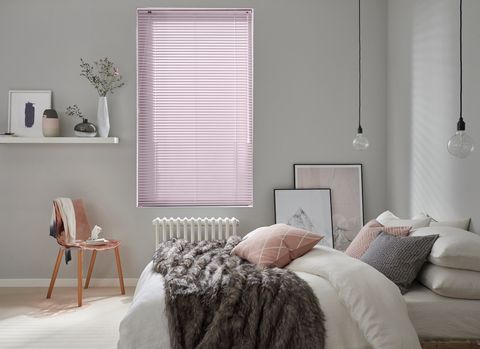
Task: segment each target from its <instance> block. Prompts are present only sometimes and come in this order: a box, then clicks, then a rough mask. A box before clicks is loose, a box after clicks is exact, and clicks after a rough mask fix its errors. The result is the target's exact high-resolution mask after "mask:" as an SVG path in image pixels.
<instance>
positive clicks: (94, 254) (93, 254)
mask: <svg viewBox="0 0 480 349" xmlns="http://www.w3.org/2000/svg"><path fill="white" fill-rule="evenodd" d="M95 258H97V250H93V251H92V257H91V258H90V265H89V266H88V273H87V280H85V288H88V286H89V285H90V278H91V277H92V272H93V266H94V265H95Z"/></svg>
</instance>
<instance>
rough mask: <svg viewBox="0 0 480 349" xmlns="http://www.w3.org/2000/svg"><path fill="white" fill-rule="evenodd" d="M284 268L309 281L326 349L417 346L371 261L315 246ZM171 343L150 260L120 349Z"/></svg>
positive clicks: (395, 296) (391, 288)
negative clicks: (322, 316)
mask: <svg viewBox="0 0 480 349" xmlns="http://www.w3.org/2000/svg"><path fill="white" fill-rule="evenodd" d="M287 268H288V269H290V270H292V271H294V272H295V273H296V274H297V275H298V276H300V277H301V278H302V279H304V280H305V281H307V283H308V284H309V285H310V286H311V288H312V289H313V291H314V293H315V295H316V296H317V298H318V299H319V301H320V305H321V308H322V310H323V312H324V314H325V317H326V323H325V326H326V329H327V334H328V335H327V337H326V348H327V349H343V348H345V349H368V348H382V349H388V348H405V349H415V348H420V344H419V341H418V338H417V336H416V332H415V329H414V328H413V325H412V323H411V322H410V320H409V318H408V313H407V307H406V304H405V302H404V299H403V297H402V296H401V294H400V292H399V290H398V288H397V287H396V286H395V285H394V284H393V283H391V282H390V281H389V280H388V279H386V278H385V277H384V276H383V275H382V274H380V273H379V272H377V271H376V270H375V269H373V268H372V267H370V266H369V265H366V264H365V263H363V262H360V261H358V260H355V259H353V258H350V257H348V256H346V255H345V254H344V253H342V252H339V251H336V250H332V249H330V248H326V247H321V246H317V247H315V248H314V249H313V250H312V251H310V252H308V253H307V254H305V255H304V256H302V257H300V258H297V259H296V260H294V261H293V262H292V263H290V265H289V266H288V267H287ZM379 289H381V290H382V292H378V290H379ZM169 347H170V339H169V332H168V323H167V318H166V315H165V300H164V285H163V278H162V275H161V274H158V273H156V272H154V271H153V269H152V263H150V264H149V265H147V267H146V268H145V270H144V271H143V273H142V275H141V277H140V279H139V281H138V285H137V288H136V290H135V294H134V297H133V300H132V304H131V307H130V309H129V311H128V313H127V315H126V316H125V318H124V319H123V320H122V322H121V324H120V337H119V348H120V349H124V348H169Z"/></svg>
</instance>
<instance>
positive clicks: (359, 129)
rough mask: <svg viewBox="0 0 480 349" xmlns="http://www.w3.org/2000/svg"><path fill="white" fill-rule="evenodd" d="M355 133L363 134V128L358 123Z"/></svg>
mask: <svg viewBox="0 0 480 349" xmlns="http://www.w3.org/2000/svg"><path fill="white" fill-rule="evenodd" d="M357 133H359V134H363V128H362V126H360V125H358V129H357Z"/></svg>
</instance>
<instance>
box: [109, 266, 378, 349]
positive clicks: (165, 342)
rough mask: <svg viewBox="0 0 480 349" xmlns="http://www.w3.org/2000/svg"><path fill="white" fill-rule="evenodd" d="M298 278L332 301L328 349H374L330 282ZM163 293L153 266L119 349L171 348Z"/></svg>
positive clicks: (326, 310) (142, 282)
mask: <svg viewBox="0 0 480 349" xmlns="http://www.w3.org/2000/svg"><path fill="white" fill-rule="evenodd" d="M297 275H299V276H300V277H301V278H303V279H304V280H305V281H307V282H308V283H309V284H310V286H311V287H312V289H313V290H314V293H315V295H316V296H317V297H318V298H319V299H324V300H326V299H328V302H327V301H324V302H322V303H321V307H322V310H323V312H324V313H325V317H326V318H327V321H326V322H325V326H326V330H327V333H328V334H329V335H328V336H327V341H326V348H328V349H371V347H370V346H369V345H368V344H367V342H366V340H365V338H364V337H363V335H362V333H361V332H360V330H359V328H358V326H357V324H356V323H355V322H354V321H352V320H351V319H350V317H349V316H348V311H347V309H346V308H345V306H344V305H343V304H342V303H341V302H340V301H339V299H338V298H337V297H335V291H334V289H333V288H332V287H331V286H330V285H329V283H328V281H326V280H325V279H323V278H320V277H318V276H315V275H312V274H309V273H302V272H297ZM163 293H164V285H163V277H162V275H161V274H159V273H156V272H154V271H153V263H152V262H150V263H149V264H148V265H147V266H146V267H145V269H144V270H143V272H142V275H141V276H140V279H139V280H138V283H137V287H136V289H135V294H134V296H133V300H132V304H131V306H130V309H129V311H128V313H127V315H126V316H125V318H124V319H123V320H122V322H121V323H120V340H119V345H118V348H119V349H133V348H138V349H153V348H159V349H166V348H170V338H169V334H168V322H167V317H166V315H165V300H164V297H163ZM346 319H349V320H346ZM339 329H341V331H340V330H339Z"/></svg>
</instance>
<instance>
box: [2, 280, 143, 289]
mask: <svg viewBox="0 0 480 349" xmlns="http://www.w3.org/2000/svg"><path fill="white" fill-rule="evenodd" d="M137 281H138V279H135V278H127V279H123V282H124V284H125V286H127V287H129V286H136V285H137ZM83 284H84V285H85V279H83ZM49 285H50V279H0V287H48V286H49ZM118 285H119V283H118V279H116V278H113V279H91V280H90V287H118ZM55 287H77V279H57V281H55Z"/></svg>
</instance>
